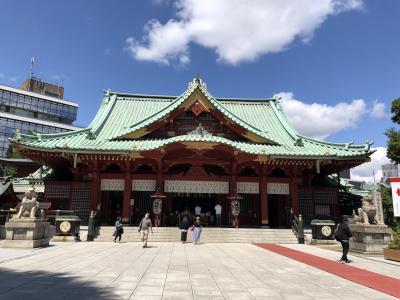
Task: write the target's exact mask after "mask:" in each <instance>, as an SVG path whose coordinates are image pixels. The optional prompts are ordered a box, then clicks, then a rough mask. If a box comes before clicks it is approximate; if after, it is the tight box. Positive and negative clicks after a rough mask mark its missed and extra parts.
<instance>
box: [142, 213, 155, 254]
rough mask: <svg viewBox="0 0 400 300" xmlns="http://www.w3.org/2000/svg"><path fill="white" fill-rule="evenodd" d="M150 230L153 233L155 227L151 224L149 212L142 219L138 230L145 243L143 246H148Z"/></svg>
mask: <svg viewBox="0 0 400 300" xmlns="http://www.w3.org/2000/svg"><path fill="white" fill-rule="evenodd" d="M149 230H151V233H153V227H152V226H151V219H150V215H149V213H146V214H145V215H144V218H143V219H142V221H140V224H139V229H138V232H140V239H141V241H142V243H143V246H142V247H143V248H146V247H147V241H148V239H149Z"/></svg>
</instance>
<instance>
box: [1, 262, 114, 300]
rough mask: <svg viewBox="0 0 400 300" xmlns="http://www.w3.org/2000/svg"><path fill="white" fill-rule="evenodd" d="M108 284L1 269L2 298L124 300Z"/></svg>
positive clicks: (56, 274)
mask: <svg viewBox="0 0 400 300" xmlns="http://www.w3.org/2000/svg"><path fill="white" fill-rule="evenodd" d="M107 285H109V284H106V283H104V286H101V283H97V285H95V282H91V281H86V282H85V279H83V278H79V277H78V276H74V275H71V274H68V273H58V272H57V273H49V272H43V271H27V272H17V271H14V270H11V269H8V268H0V291H1V293H0V299H18V300H19V299H23V300H36V299H38V300H39V299H42V300H43V299H121V298H120V297H118V295H116V294H114V293H113V291H112V287H108V286H107Z"/></svg>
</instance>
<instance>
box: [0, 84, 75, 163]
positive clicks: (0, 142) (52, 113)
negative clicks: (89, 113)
mask: <svg viewBox="0 0 400 300" xmlns="http://www.w3.org/2000/svg"><path fill="white" fill-rule="evenodd" d="M47 94H48V93H47ZM78 107H79V105H78V104H77V103H75V102H73V101H70V100H65V99H60V98H55V97H53V96H48V95H43V94H38V93H35V92H31V91H26V90H22V89H17V88H13V87H9V86H6V85H1V84H0V157H7V156H10V155H11V154H10V150H11V149H10V147H9V138H11V137H12V136H13V135H14V132H15V131H20V132H22V133H29V132H37V133H60V132H65V131H71V130H76V129H79V127H77V126H74V125H72V123H73V122H74V121H75V120H76V116H77V110H78ZM7 152H8V153H7Z"/></svg>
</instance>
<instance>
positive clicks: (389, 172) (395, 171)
mask: <svg viewBox="0 0 400 300" xmlns="http://www.w3.org/2000/svg"><path fill="white" fill-rule="evenodd" d="M398 176H399V165H398V164H385V165H382V182H383V184H385V185H390V178H391V177H398Z"/></svg>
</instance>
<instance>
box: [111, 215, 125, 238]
mask: <svg viewBox="0 0 400 300" xmlns="http://www.w3.org/2000/svg"><path fill="white" fill-rule="evenodd" d="M123 233H124V228H123V227H122V222H121V217H118V218H117V220H116V221H115V229H114V233H113V236H114V237H115V238H114V243H116V242H117V238H119V240H118V242H120V241H121V237H122V234H123Z"/></svg>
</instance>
